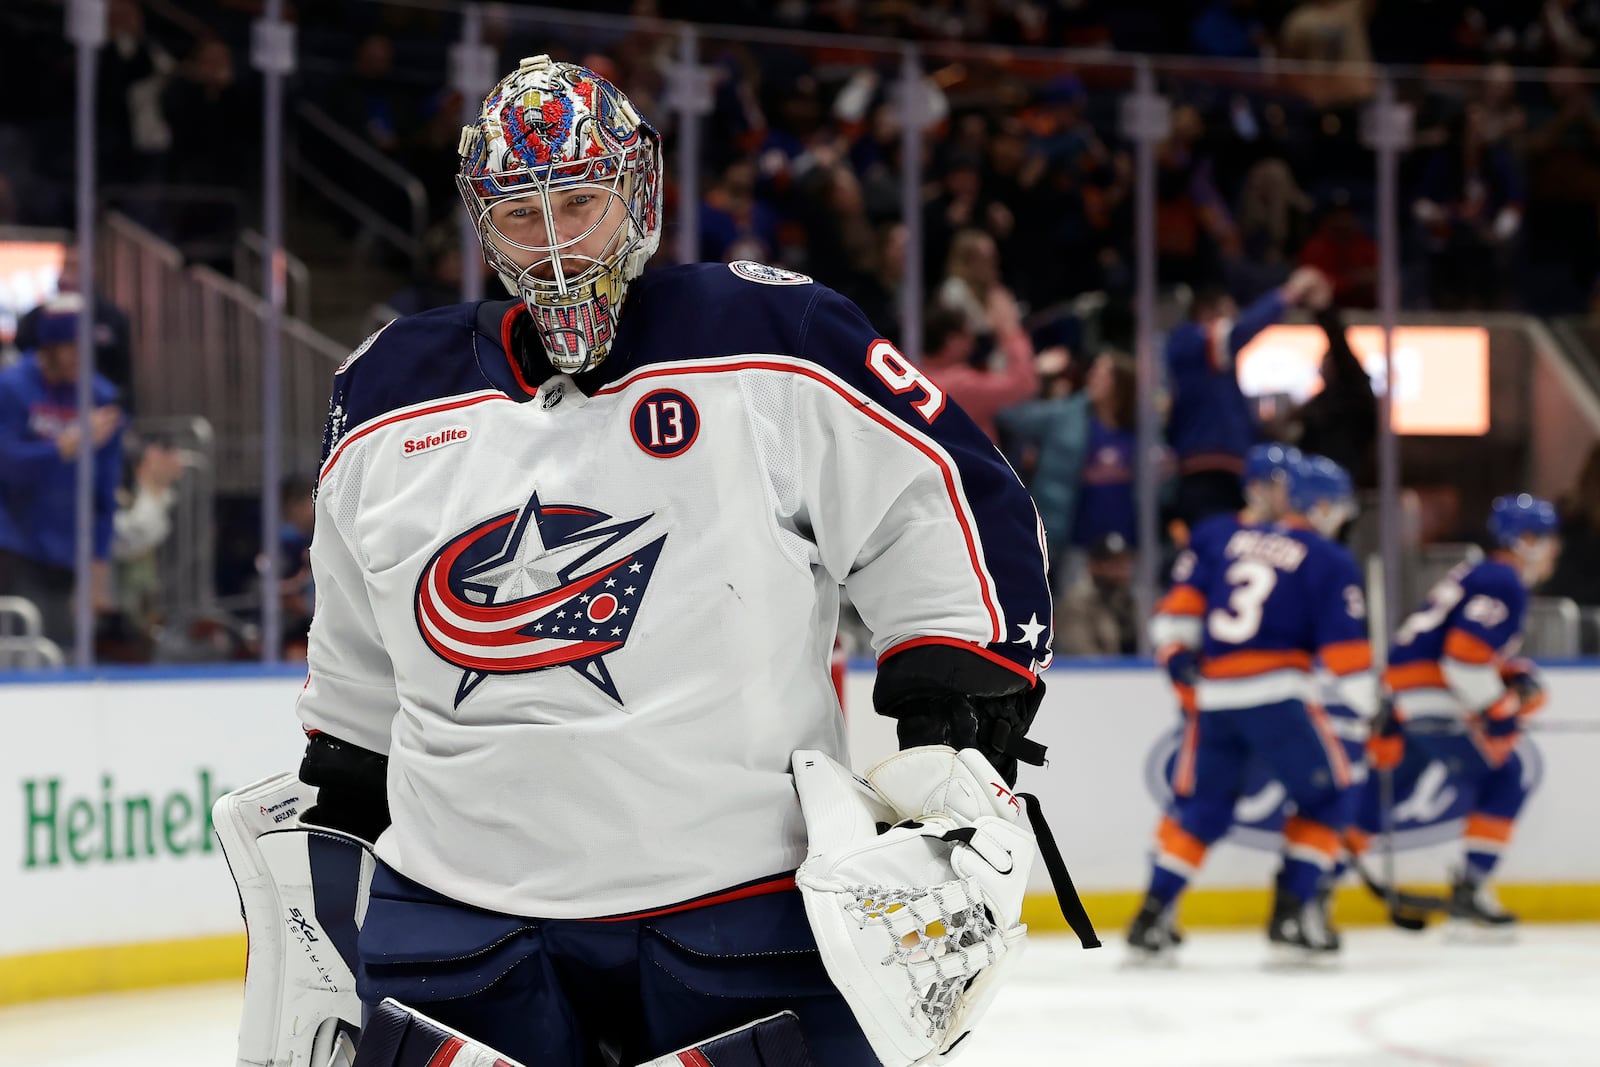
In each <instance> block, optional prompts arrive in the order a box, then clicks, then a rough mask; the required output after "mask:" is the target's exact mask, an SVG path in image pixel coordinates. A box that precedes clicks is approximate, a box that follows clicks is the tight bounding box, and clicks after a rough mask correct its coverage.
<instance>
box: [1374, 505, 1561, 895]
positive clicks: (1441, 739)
mask: <svg viewBox="0 0 1600 1067" xmlns="http://www.w3.org/2000/svg"><path fill="white" fill-rule="evenodd" d="M1559 526H1560V523H1559V519H1558V517H1557V515H1556V510H1555V507H1554V506H1553V505H1551V504H1550V502H1549V501H1546V500H1541V499H1539V498H1537V497H1533V496H1529V495H1528V494H1526V493H1524V494H1520V495H1512V496H1503V497H1500V498H1498V499H1497V500H1495V501H1494V504H1493V506H1492V509H1491V511H1490V515H1489V534H1490V538H1491V539H1492V541H1493V545H1494V548H1493V551H1491V552H1490V553H1489V554H1488V555H1487V556H1486V557H1484V558H1482V559H1479V560H1477V561H1468V562H1464V563H1462V564H1460V565H1458V566H1457V567H1455V568H1454V569H1453V570H1451V571H1450V573H1449V574H1447V575H1446V576H1445V577H1444V578H1442V579H1441V580H1440V581H1439V582H1438V583H1437V584H1436V585H1435V586H1434V587H1433V589H1432V590H1431V591H1430V592H1429V593H1428V599H1427V602H1426V603H1425V604H1424V605H1423V606H1422V607H1421V608H1420V609H1418V610H1417V611H1416V612H1414V613H1413V614H1412V615H1411V616H1410V617H1409V618H1407V619H1406V621H1405V623H1404V624H1403V625H1401V627H1400V629H1399V631H1398V632H1397V633H1396V634H1395V639H1394V649H1393V651H1392V652H1391V653H1390V655H1389V666H1388V669H1387V670H1386V671H1385V672H1384V684H1385V686H1386V688H1387V689H1388V691H1389V694H1390V699H1391V700H1392V702H1393V706H1392V712H1393V714H1392V717H1389V716H1386V717H1385V720H1384V722H1383V724H1382V728H1381V731H1380V732H1381V734H1382V736H1381V737H1379V738H1377V739H1376V741H1375V745H1374V748H1375V752H1376V753H1380V754H1381V757H1380V758H1381V759H1382V761H1383V763H1384V764H1385V767H1386V769H1388V768H1390V767H1392V768H1393V769H1394V772H1395V780H1394V795H1395V796H1397V797H1403V796H1406V795H1407V794H1409V793H1410V792H1411V790H1412V788H1413V787H1414V786H1415V785H1416V781H1417V778H1418V776H1419V775H1420V774H1421V773H1422V772H1423V771H1424V770H1425V769H1426V768H1427V767H1428V766H1429V765H1430V764H1431V763H1434V762H1438V763H1441V764H1443V765H1444V766H1445V767H1446V768H1448V770H1449V772H1450V784H1451V785H1452V786H1453V787H1454V788H1456V789H1459V790H1462V791H1463V792H1465V793H1467V794H1468V795H1469V796H1471V797H1472V800H1473V805H1472V808H1471V810H1470V811H1469V813H1468V815H1467V817H1466V821H1465V825H1464V826H1463V830H1462V844H1463V846H1464V851H1465V856H1464V857H1463V862H1462V865H1461V867H1460V868H1459V869H1458V870H1457V871H1456V872H1455V875H1454V878H1453V886H1452V890H1451V895H1450V914H1451V916H1452V917H1454V918H1458V919H1462V920H1465V921H1468V922H1472V923H1475V924H1479V925H1485V926H1504V925H1508V924H1510V923H1512V922H1514V921H1515V917H1514V916H1512V915H1511V914H1510V913H1509V912H1507V911H1506V910H1505V909H1504V908H1503V907H1501V906H1500V904H1499V902H1498V900H1496V898H1495V895H1494V893H1493V891H1492V890H1491V889H1490V887H1489V885H1488V880H1489V877H1490V875H1491V874H1492V873H1493V871H1494V868H1495V865H1496V863H1498V862H1499V859H1500V856H1501V853H1502V852H1503V851H1504V850H1505V847H1506V845H1507V844H1508V843H1509V842H1510V840H1511V831H1512V827H1513V824H1514V823H1515V820H1516V817H1517V813H1518V812H1519V811H1520V810H1521V808H1522V804H1523V801H1525V800H1526V799H1527V787H1526V785H1525V784H1524V782H1525V775H1524V773H1523V765H1522V758H1521V756H1519V755H1518V753H1517V742H1518V740H1519V738H1520V737H1521V732H1522V727H1523V724H1524V722H1525V721H1526V719H1527V717H1528V716H1529V715H1531V714H1533V713H1534V712H1535V711H1536V710H1538V708H1539V707H1540V706H1541V705H1542V704H1543V703H1544V688H1543V685H1542V684H1541V682H1540V680H1539V674H1538V670H1537V668H1536V667H1535V666H1534V665H1533V663H1532V662H1531V661H1529V660H1526V659H1522V658H1520V657H1518V656H1517V655H1516V653H1517V650H1518V648H1519V647H1520V645H1521V643H1522V623H1523V618H1524V616H1525V614H1526V612H1527V607H1528V590H1529V589H1530V588H1532V587H1533V586H1535V585H1537V584H1539V583H1540V582H1542V581H1543V580H1544V579H1545V578H1547V577H1548V576H1549V574H1550V572H1551V570H1552V569H1554V567H1555V563H1556V558H1557V556H1558V555H1559V553H1560V550H1561V543H1560V540H1559V537H1558V534H1557V531H1558V529H1559ZM1380 816H1381V812H1380V811H1379V798H1378V793H1377V786H1376V783H1375V782H1373V783H1369V785H1368V786H1367V788H1366V789H1365V790H1364V792H1363V797H1362V802H1361V806H1360V810H1359V813H1358V823H1359V827H1358V829H1357V831H1356V832H1353V833H1352V834H1351V835H1350V836H1351V838H1352V847H1353V848H1354V849H1355V850H1358V851H1359V850H1360V849H1362V848H1364V847H1365V846H1366V845H1367V844H1368V843H1369V842H1370V835H1372V834H1375V833H1377V832H1378V830H1379V828H1380V825H1381V818H1380Z"/></svg>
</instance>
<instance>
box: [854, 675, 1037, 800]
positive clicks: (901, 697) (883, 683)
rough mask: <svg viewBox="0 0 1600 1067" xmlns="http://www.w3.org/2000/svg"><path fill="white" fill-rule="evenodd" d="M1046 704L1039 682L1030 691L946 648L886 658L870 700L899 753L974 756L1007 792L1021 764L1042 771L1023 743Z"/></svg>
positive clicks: (1032, 748) (1016, 678)
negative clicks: (932, 749) (933, 749)
mask: <svg viewBox="0 0 1600 1067" xmlns="http://www.w3.org/2000/svg"><path fill="white" fill-rule="evenodd" d="M1043 699H1044V681H1043V679H1039V680H1036V681H1035V682H1034V684H1033V685H1032V686H1031V687H1030V686H1029V685H1028V682H1027V680H1026V679H1025V678H1024V677H1023V676H1021V675H1020V674H1018V673H1016V672H1015V671H1011V670H1008V669H1006V668H1004V667H999V666H996V665H995V664H993V663H990V662H989V661H988V660H985V659H984V658H982V657H981V656H978V655H977V654H975V653H972V652H968V651H966V650H965V649H960V648H955V647H952V646H948V645H929V646H925V647H922V648H913V649H909V650H907V651H905V652H901V653H897V654H896V655H893V656H890V657H889V658H888V659H886V660H884V661H883V663H882V664H881V665H880V667H879V668H878V680H877V682H876V683H875V685H874V688H873V692H872V701H873V704H874V706H875V707H876V708H877V711H878V714H880V715H886V716H888V717H889V718H891V719H894V720H895V721H896V727H895V735H896V738H897V739H898V740H899V742H900V747H901V748H902V749H908V748H918V747H921V746H923V745H948V746H949V747H950V748H953V749H956V750H957V751H960V750H961V749H966V748H975V749H977V750H978V752H979V753H981V754H982V756H983V758H984V759H986V760H988V761H989V763H990V764H992V765H993V766H994V768H995V770H997V771H999V772H1000V776H1001V777H1002V778H1003V779H1004V780H1005V783H1006V785H1008V786H1014V785H1016V784H1017V765H1018V763H1019V762H1020V763H1027V764H1031V765H1033V766H1035V767H1042V766H1043V765H1044V753H1045V748H1044V746H1043V745H1041V744H1039V743H1038V742H1036V741H1030V740H1028V738H1027V736H1026V734H1027V732H1028V727H1030V726H1031V725H1033V717H1034V716H1035V715H1036V714H1038V711H1039V702H1040V701H1041V700H1043Z"/></svg>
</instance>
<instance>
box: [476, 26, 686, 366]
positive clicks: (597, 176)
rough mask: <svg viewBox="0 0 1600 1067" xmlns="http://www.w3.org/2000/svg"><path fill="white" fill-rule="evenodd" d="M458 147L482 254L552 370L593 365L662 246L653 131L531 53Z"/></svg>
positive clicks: (597, 88)
mask: <svg viewBox="0 0 1600 1067" xmlns="http://www.w3.org/2000/svg"><path fill="white" fill-rule="evenodd" d="M458 151H459V153H460V155H461V172H460V174H458V175H457V177H456V184H457V185H458V186H459V187H460V189H461V197H462V199H463V200H464V201H466V205H467V210H468V212H469V213H470V214H471V217H472V220H473V223H474V224H475V225H476V226H477V229H478V236H479V238H480V239H481V240H482V242H483V254H484V258H485V259H486V260H487V261H488V263H489V265H490V266H491V267H493V268H494V269H495V271H496V272H497V273H498V274H499V275H500V278H501V280H502V281H504V282H505V284H506V287H507V288H508V289H510V290H511V291H512V292H514V293H516V294H518V295H519V296H521V297H522V299H523V302H524V303H526V304H527V306H528V311H529V312H530V313H531V315H532V317H533V324H534V328H535V329H536V330H538V332H539V337H540V339H541V340H542V341H543V342H544V347H545V352H546V354H548V356H549V357H550V362H551V363H552V364H553V365H554V366H555V367H556V369H558V370H560V371H563V372H565V373H567V374H576V373H578V372H580V371H585V370H589V369H591V368H593V367H595V366H596V365H598V364H599V363H600V361H601V360H602V359H604V358H605V356H606V354H607V352H609V351H610V349H611V344H612V341H613V340H614V339H615V337H616V330H617V319H618V316H619V315H620V313H621V311H622V302H623V299H624V298H625V297H626V295H627V292H628V283H629V282H631V281H633V279H635V278H637V277H638V276H639V275H640V274H642V273H643V272H644V266H645V263H647V262H648V261H649V259H650V257H651V256H652V255H654V254H655V251H656V248H657V246H658V245H659V244H660V243H661V138H660V135H659V134H658V133H656V131H655V129H654V128H653V127H652V126H651V125H650V124H649V123H647V122H646V121H644V119H643V118H641V117H640V116H639V113H638V112H637V111H636V110H634V107H633V104H632V103H630V102H629V100H628V98H627V97H626V96H624V95H623V94H622V93H621V92H620V91H619V90H618V89H617V88H616V86H614V85H612V84H611V83H610V82H608V81H606V80H605V79H604V78H602V77H600V76H599V75H598V74H595V73H594V72H593V71H591V70H589V69H587V68H585V67H580V66H576V65H574V64H571V63H558V62H556V61H554V60H552V59H551V58H550V57H549V56H534V57H532V58H531V59H524V60H523V61H522V63H521V65H520V66H518V67H517V69H516V70H514V71H512V72H511V73H510V74H509V75H507V76H506V77H505V78H504V79H503V80H502V81H501V82H500V84H499V85H497V86H495V87H494V90H493V91H492V92H490V93H489V96H488V97H487V98H486V99H485V100H484V102H483V111H482V113H481V114H480V115H479V116H478V120H477V121H476V122H475V123H473V124H472V125H470V126H466V127H463V128H462V131H461V144H460V146H459V148H458Z"/></svg>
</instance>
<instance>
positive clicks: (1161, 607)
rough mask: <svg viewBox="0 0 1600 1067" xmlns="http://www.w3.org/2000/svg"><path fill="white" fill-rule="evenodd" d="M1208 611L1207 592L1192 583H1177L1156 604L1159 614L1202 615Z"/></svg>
mask: <svg viewBox="0 0 1600 1067" xmlns="http://www.w3.org/2000/svg"><path fill="white" fill-rule="evenodd" d="M1205 613H1206V598H1205V594H1203V593H1201V592H1200V590H1198V589H1196V588H1195V587H1194V586H1192V585H1175V586H1173V587H1172V588H1171V589H1169V590H1168V591H1167V595H1166V596H1164V597H1162V598H1161V603H1160V604H1158V605H1156V614H1158V615H1191V616H1195V617H1198V616H1201V615H1204V614H1205Z"/></svg>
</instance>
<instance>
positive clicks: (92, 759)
mask: <svg viewBox="0 0 1600 1067" xmlns="http://www.w3.org/2000/svg"><path fill="white" fill-rule="evenodd" d="M1547 673H1548V679H1549V685H1550V690H1551V700H1550V704H1549V707H1548V709H1547V710H1546V711H1545V712H1544V713H1543V714H1542V716H1541V721H1540V723H1539V725H1538V729H1537V732H1533V733H1531V734H1530V737H1529V739H1528V740H1527V742H1525V744H1526V746H1527V747H1526V748H1525V749H1524V759H1525V762H1526V764H1527V766H1528V767H1529V774H1530V776H1531V777H1534V778H1536V779H1537V781H1536V783H1535V792H1534V794H1533V796H1532V798H1531V799H1530V800H1529V802H1528V807H1527V809H1526V811H1525V813H1524V816H1523V818H1522V820H1521V821H1520V822H1519V825H1518V828H1517V835H1516V838H1515V840H1514V841H1513V843H1512V847H1511V849H1510V851H1509V853H1508V854H1507V858H1506V859H1505V861H1504V862H1503V864H1502V871H1501V883H1502V890H1501V896H1502V899H1503V900H1504V901H1505V902H1506V903H1507V905H1508V906H1510V907H1512V908H1513V909H1515V910H1519V911H1520V912H1521V913H1522V914H1523V915H1524V917H1526V918H1529V919H1540V920H1552V921H1554V920H1578V919H1584V920H1591V921H1592V920H1597V919H1600V831H1597V830H1596V828H1595V821H1594V819H1595V813H1596V811H1597V810H1600V805H1597V802H1596V801H1597V797H1600V789H1597V779H1600V700H1596V696H1597V695H1600V665H1583V666H1557V665H1550V667H1549V669H1548V672H1547ZM303 680H304V675H303V673H300V672H296V671H294V670H276V671H270V670H268V671H264V670H260V669H249V670H243V671H240V670H231V669H217V670H202V671H185V672H181V673H180V672H168V673H158V674H151V673H149V672H138V673H134V672H128V673H115V672H106V673H103V674H99V675H96V676H95V677H93V678H85V679H81V680H69V681H50V682H44V681H17V682H14V683H9V682H8V683H6V684H4V685H3V687H0V693H3V697H0V699H3V700H4V702H5V704H4V706H5V710H6V712H7V716H6V724H7V731H6V732H7V738H6V743H5V744H4V745H0V791H3V792H0V795H3V798H4V799H3V801H0V1003H6V1002H11V1001H19V1000H29V999H35V998H39V997H48V996H58V995H67V994H73V993H81V992H90V991H96V990H107V989H119V988H131V987H136V986H148V985H158V984H162V983H166V982H174V981H184V980H193V979H200V978H209V977H227V976H232V975H240V974H242V973H243V960H244V936H243V932H242V926H241V923H240V920H239V905H238V898H237V896H236V895H235V893H234V890H233V884H232V881H231V879H230V878H229V876H228V872H227V867H226V864H225V863H224V862H223V860H222V857H221V855H220V854H219V853H218V852H217V849H216V843H215V838H214V837H213V835H212V833H211V826H210V820H209V812H210V807H211V803H212V801H214V800H215V799H216V797H217V796H219V795H221V794H222V793H224V792H226V791H227V790H228V789H230V788H234V787H236V786H240V785H243V784H246V783H248V782H251V781H253V780H255V779H257V778H260V777H263V776H265V775H268V774H272V773H275V772H278V771H282V770H286V769H292V768H294V767H295V766H297V765H298V762H299V758H300V751H301V747H302V739H301V735H300V732H299V729H298V726H297V724H296V722H295V720H294V718H293V714H292V710H291V709H292V707H293V704H294V699H295V695H296V693H297V692H298V690H299V689H300V687H301V684H302V683H303ZM872 680H873V675H872V672H871V671H870V669H867V670H853V671H852V672H851V673H850V675H849V677H848V681H847V691H846V706H847V709H848V710H849V711H850V712H851V714H849V722H850V734H851V743H852V753H853V757H854V759H855V762H856V763H857V765H858V766H866V765H869V764H870V763H872V762H873V761H874V760H875V759H877V758H879V757H880V756H882V755H885V754H887V753H888V752H889V751H891V750H892V748H893V745H894V732H893V723H891V722H889V721H888V720H884V719H881V718H879V717H878V716H875V715H873V714H871V713H870V710H869V709H870V706H871V691H872ZM1047 683H1048V693H1047V695H1046V697H1045V701H1044V705H1043V708H1042V709H1041V711H1040V714H1039V718H1038V722H1037V723H1036V725H1035V728H1034V730H1033V731H1032V736H1034V737H1035V738H1037V739H1038V740H1040V741H1042V742H1044V743H1045V744H1046V745H1048V746H1049V748H1050V765H1049V767H1048V768H1045V769H1043V770H1038V769H1033V768H1026V769H1025V771H1024V777H1023V780H1022V782H1021V783H1020V785H1021V787H1022V788H1024V789H1026V790H1028V791H1031V792H1033V793H1036V794H1037V795H1038V797H1039V799H1040V802H1041V804H1042V806H1043V808H1044V811H1045V813H1046V814H1047V815H1048V817H1049V819H1050V822H1051V824H1052V826H1053V827H1054V828H1055V833H1056V837H1057V841H1058V843H1059V844H1060V847H1061V850H1062V853H1063V855H1064V856H1065V858H1066V861H1067V863H1068V866H1069V868H1070V869H1071V872H1072V875H1073V878H1074V880H1075V881H1076V883H1077V885H1078V887H1079V889H1080V890H1081V891H1083V893H1084V897H1085V901H1086V903H1087V904H1088V906H1089V911H1090V914H1091V915H1092V916H1093V917H1094V918H1095V920H1096V922H1097V924H1098V925H1099V926H1100V928H1101V931H1102V933H1110V934H1112V935H1115V934H1117V933H1118V932H1119V930H1120V927H1121V926H1122V925H1123V924H1124V923H1125V922H1126V920H1127V917H1128V915H1129V914H1131V911H1132V909H1133V906H1134V904H1135V902H1136V900H1137V897H1138V895H1139V892H1140V890H1141V889H1142V886H1143V884H1144V881H1145V878H1146V874H1147V851H1148V842H1149V840H1150V837H1151V833H1152V830H1153V828H1154V826H1155V822H1156V819H1157V818H1158V816H1159V812H1160V810H1161V804H1162V803H1163V802H1164V799H1165V798H1164V795H1163V789H1164V781H1163V766H1164V760H1165V758H1166V757H1167V756H1168V755H1170V753H1171V751H1172V748H1173V745H1174V744H1175V741H1176V727H1177V725H1178V720H1177V714H1176V712H1175V710H1174V708H1173V705H1172V701H1171V699H1170V696H1169V695H1168V691H1167V689H1166V687H1165V685H1164V682H1163V679H1162V676H1161V675H1159V674H1158V673H1157V672H1156V671H1154V670H1151V669H1149V668H1148V667H1144V666H1140V665H1138V664H1134V663H1130V662H1127V661H1118V662H1114V663H1103V664H1094V665H1088V666H1084V665H1074V666H1072V667H1070V668H1067V667H1057V668H1054V669H1052V670H1051V671H1050V672H1049V674H1048V676H1047ZM1258 784H1259V785H1260V788H1259V789H1254V790H1253V792H1252V794H1251V795H1250V796H1249V797H1247V798H1246V799H1245V800H1244V801H1242V802H1241V806H1240V809H1239V816H1240V818H1241V822H1242V823H1243V824H1245V825H1244V827H1243V828H1242V829H1241V830H1240V831H1239V832H1238V833H1236V834H1234V835H1233V836H1232V837H1230V838H1229V840H1228V841H1227V842H1225V843H1224V844H1223V845H1221V846H1219V847H1218V848H1217V849H1215V850H1214V851H1213V853H1212V855H1211V856H1210V857H1209V858H1208V860H1207V863H1206V867H1205V870H1204V872H1203V873H1202V875H1201V877H1200V879H1199V881H1198V882H1197V886H1198V888H1197V889H1196V890H1195V891H1194V892H1193V893H1191V894H1190V897H1189V900H1188V902H1187V903H1186V905H1185V911H1184V916H1183V917H1184V921H1186V922H1187V923H1188V924H1190V925H1234V924H1241V923H1255V922H1259V921H1261V919H1262V918H1263V916H1264V915H1265V910H1266V903H1267V895H1266V891H1265V889H1264V886H1265V885H1266V883H1267V881H1268V879H1269V878H1270V875H1271V872H1272V871H1273V870H1274V869H1275V867H1276V863H1277V859H1276V856H1275V854H1274V852H1273V849H1274V847H1275V843H1276V835H1275V832H1274V830H1273V822H1272V814H1271V813H1272V812H1273V811H1274V810H1275V809H1276V801H1277V794H1275V793H1274V791H1273V790H1274V786H1273V785H1272V783H1270V782H1263V783H1258ZM1434 785H1435V786H1437V788H1433V787H1430V788H1428V789H1424V790H1421V791H1419V795H1418V796H1416V797H1413V798H1410V800H1409V801H1408V803H1407V804H1406V805H1404V806H1403V811H1402V819H1401V826H1402V831H1401V833H1400V834H1399V835H1398V838H1397V840H1398V843H1399V844H1400V846H1401V849H1400V851H1399V853H1398V860H1397V862H1398V869H1399V871H1400V874H1401V878H1402V880H1403V881H1408V882H1412V883H1419V884H1420V883H1434V884H1437V883H1438V882H1439V881H1440V880H1441V879H1442V877H1443V872H1444V870H1445V869H1446V867H1447V865H1448V864H1449V863H1450V862H1452V861H1453V860H1454V859H1455V857H1456V856H1457V855H1458V853H1459V846H1458V845H1457V844H1456V842H1455V836H1456V831H1457V829H1458V826H1459V821H1458V817H1457V814H1458V813H1457V809H1458V807H1459V805H1458V804H1456V803H1455V801H1456V799H1457V798H1454V797H1453V795H1452V793H1451V791H1450V790H1449V788H1448V786H1447V785H1439V784H1438V783H1434ZM1033 889H1034V890H1035V894H1034V895H1033V896H1032V897H1030V900H1029V904H1028V908H1027V912H1026V914H1025V918H1026V919H1027V921H1028V922H1029V923H1030V924H1031V925H1032V926H1033V927H1034V929H1035V930H1058V929H1064V928H1065V924H1064V922H1063V921H1062V919H1061V917H1060V914H1059V912H1057V911H1056V910H1055V908H1054V903H1053V900H1052V899H1051V898H1050V897H1049V896H1048V895H1046V893H1045V892H1044V891H1046V890H1047V889H1048V883H1047V882H1046V881H1045V880H1044V878H1043V867H1042V864H1038V865H1036V868H1035V878H1034V886H1033ZM1339 914H1340V917H1341V918H1342V920H1343V921H1345V922H1347V923H1354V922H1363V921H1378V920H1381V911H1380V910H1379V908H1378V907H1377V905H1376V903H1375V902H1373V901H1371V900H1370V899H1367V898H1366V897H1365V895H1364V894H1363V893H1362V892H1361V891H1359V890H1353V889H1346V890H1342V891H1341V896H1340V900H1339Z"/></svg>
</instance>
